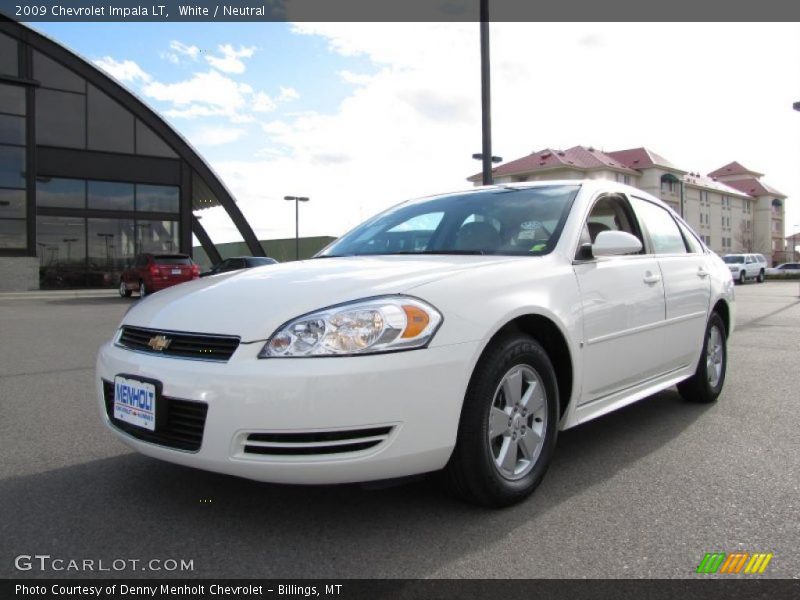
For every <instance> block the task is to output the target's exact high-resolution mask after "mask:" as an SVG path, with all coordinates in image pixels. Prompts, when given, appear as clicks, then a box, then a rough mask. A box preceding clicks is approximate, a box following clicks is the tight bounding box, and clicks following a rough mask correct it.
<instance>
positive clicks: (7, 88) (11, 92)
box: [0, 83, 25, 116]
mask: <svg viewBox="0 0 800 600" xmlns="http://www.w3.org/2000/svg"><path fill="white" fill-rule="evenodd" d="M0 113H5V114H9V115H23V116H24V115H25V88H24V87H22V86H18V85H6V84H2V83H0Z"/></svg>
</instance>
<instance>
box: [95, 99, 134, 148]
mask: <svg viewBox="0 0 800 600" xmlns="http://www.w3.org/2000/svg"><path fill="white" fill-rule="evenodd" d="M87 102H88V107H89V110H88V113H89V123H88V133H89V146H88V147H89V150H103V151H108V152H123V153H128V154H133V151H134V148H133V115H132V114H131V113H129V112H128V111H127V110H125V109H124V108H123V107H122V105H121V104H119V103H118V102H116V101H114V100H112V99H111V98H110V97H109V96H107V95H106V94H104V93H103V92H101V91H100V90H98V89H97V88H96V87H94V86H93V85H90V86H89V92H88V95H87Z"/></svg>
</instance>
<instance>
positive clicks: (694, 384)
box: [678, 312, 728, 404]
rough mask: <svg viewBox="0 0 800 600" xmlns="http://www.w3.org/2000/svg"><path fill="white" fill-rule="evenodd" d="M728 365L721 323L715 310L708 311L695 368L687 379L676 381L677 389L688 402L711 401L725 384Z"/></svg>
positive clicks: (725, 339) (723, 329)
mask: <svg viewBox="0 0 800 600" xmlns="http://www.w3.org/2000/svg"><path fill="white" fill-rule="evenodd" d="M727 367H728V346H727V334H726V332H725V323H723V322H722V318H721V317H720V316H719V314H718V313H716V312H714V313H711V318H710V319H709V320H708V325H707V326H706V332H705V336H704V337H703V351H702V353H701V354H700V360H699V361H698V363H697V370H696V371H695V373H694V375H692V376H691V377H690V378H689V379H686V380H685V381H682V382H680V383H679V384H678V392H680V395H681V396H682V397H683V398H684V399H685V400H688V401H689V402H699V403H701V404H709V403H711V402H715V401H716V399H717V398H718V397H719V395H720V392H722V386H723V385H724V384H725V373H726V372H727Z"/></svg>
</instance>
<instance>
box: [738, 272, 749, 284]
mask: <svg viewBox="0 0 800 600" xmlns="http://www.w3.org/2000/svg"><path fill="white" fill-rule="evenodd" d="M745 281H747V274H746V273H745V272H744V271H741V272H740V273H739V283H741V284H744V282H745Z"/></svg>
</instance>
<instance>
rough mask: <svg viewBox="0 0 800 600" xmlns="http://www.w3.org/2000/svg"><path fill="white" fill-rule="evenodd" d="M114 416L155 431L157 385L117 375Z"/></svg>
mask: <svg viewBox="0 0 800 600" xmlns="http://www.w3.org/2000/svg"><path fill="white" fill-rule="evenodd" d="M114 418H115V419H119V420H120V421H124V422H125V423H130V424H131V425H136V426H137V427H142V428H144V429H149V430H150V431H155V429H156V386H155V385H153V384H152V383H147V382H146V381H139V380H138V379H128V378H126V377H122V376H120V375H117V376H116V377H115V378H114Z"/></svg>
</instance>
